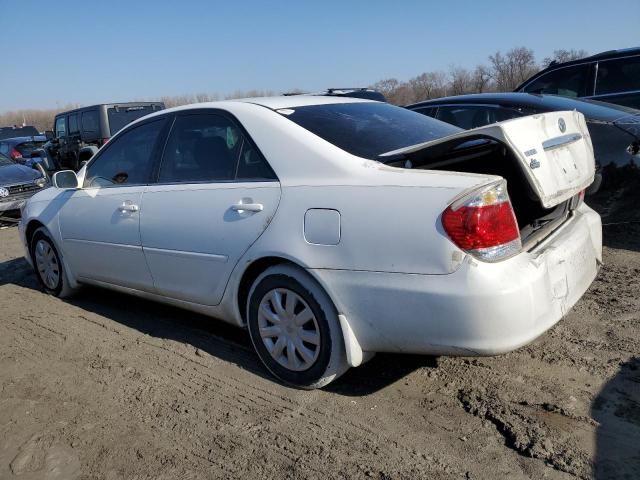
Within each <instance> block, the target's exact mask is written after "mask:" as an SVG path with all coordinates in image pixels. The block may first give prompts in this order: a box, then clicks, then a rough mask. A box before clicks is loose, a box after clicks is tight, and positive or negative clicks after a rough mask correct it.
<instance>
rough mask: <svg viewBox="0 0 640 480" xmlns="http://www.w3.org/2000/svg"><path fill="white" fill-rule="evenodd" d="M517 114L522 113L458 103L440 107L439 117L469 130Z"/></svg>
mask: <svg viewBox="0 0 640 480" xmlns="http://www.w3.org/2000/svg"><path fill="white" fill-rule="evenodd" d="M510 113H511V115H510ZM517 116H521V115H519V114H517V112H512V111H510V110H507V109H501V108H497V107H488V106H487V107H485V106H482V105H470V106H466V105H456V106H449V107H440V109H439V110H438V117H437V118H438V120H442V121H443V122H447V123H450V124H452V125H456V126H458V127H460V128H464V129H465V130H469V129H471V128H478V127H484V126H485V125H490V124H492V123H496V122H501V121H503V120H508V119H509V118H514V117H517Z"/></svg>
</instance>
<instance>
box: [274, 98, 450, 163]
mask: <svg viewBox="0 0 640 480" xmlns="http://www.w3.org/2000/svg"><path fill="white" fill-rule="evenodd" d="M278 113H280V114H281V115H282V116H283V117H286V118H288V119H289V120H291V121H293V122H295V123H297V124H298V125H300V126H301V127H304V128H306V129H307V130H309V131H310V132H312V133H314V134H316V135H318V136H319V137H321V138H323V139H325V140H326V141H328V142H330V143H332V144H334V145H335V146H336V147H339V148H341V149H342V150H345V151H347V152H349V153H351V154H353V155H357V156H359V157H364V158H368V159H371V160H378V157H379V156H380V155H381V154H383V153H387V152H390V151H392V150H397V149H399V148H403V147H409V146H411V145H416V144H418V143H424V142H428V141H431V140H435V139H437V138H441V137H445V136H447V135H451V134H454V133H456V132H459V131H460V129H459V128H458V127H454V126H453V125H449V124H447V123H444V122H441V121H439V120H435V119H434V118H431V117H427V116H425V115H422V114H420V113H416V112H412V111H411V110H407V109H404V108H400V107H394V106H393V105H389V104H387V103H374V102H371V103H369V102H365V103H337V104H329V105H309V106H305V107H296V108H287V109H281V110H278Z"/></svg>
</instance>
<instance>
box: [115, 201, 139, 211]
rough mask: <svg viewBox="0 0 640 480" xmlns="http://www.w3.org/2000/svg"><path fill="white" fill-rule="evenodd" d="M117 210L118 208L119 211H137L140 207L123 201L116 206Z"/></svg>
mask: <svg viewBox="0 0 640 480" xmlns="http://www.w3.org/2000/svg"><path fill="white" fill-rule="evenodd" d="M118 210H120V211H121V212H123V213H124V212H130V213H131V212H137V211H139V210H140V207H139V206H138V205H135V204H133V203H131V202H128V201H127V202H124V203H123V204H122V205H120V206H119V207H118Z"/></svg>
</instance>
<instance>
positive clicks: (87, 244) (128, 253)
mask: <svg viewBox="0 0 640 480" xmlns="http://www.w3.org/2000/svg"><path fill="white" fill-rule="evenodd" d="M164 123H165V119H160V120H156V121H152V122H147V123H144V124H142V125H140V126H135V127H133V128H131V129H129V130H128V131H126V132H124V133H123V134H122V135H119V136H118V137H117V138H116V139H114V141H113V142H112V143H109V144H108V146H107V147H105V149H104V150H102V151H101V152H100V153H99V154H98V155H97V156H96V158H95V159H94V160H93V161H92V162H91V163H90V164H89V165H88V166H87V172H86V175H85V180H84V184H83V186H82V188H80V189H78V190H76V191H74V192H70V194H69V199H68V200H67V201H66V202H65V204H64V206H63V207H62V210H61V212H60V231H61V234H62V242H63V249H64V252H65V256H66V258H67V260H68V262H69V263H70V267H71V269H72V270H73V272H74V273H75V275H76V276H77V277H78V278H79V279H80V280H83V279H88V280H98V281H102V282H107V283H110V284H114V285H119V286H124V287H130V288H136V289H141V290H147V291H153V280H152V278H151V274H150V273H149V269H148V267H147V265H146V262H145V258H144V253H143V252H142V245H141V242H140V213H141V211H140V208H141V202H142V194H143V191H144V189H145V188H146V187H145V186H146V185H147V184H148V183H149V180H150V178H151V171H152V164H153V158H154V155H155V152H156V144H157V143H158V139H159V137H160V132H161V130H162V127H163V125H164Z"/></svg>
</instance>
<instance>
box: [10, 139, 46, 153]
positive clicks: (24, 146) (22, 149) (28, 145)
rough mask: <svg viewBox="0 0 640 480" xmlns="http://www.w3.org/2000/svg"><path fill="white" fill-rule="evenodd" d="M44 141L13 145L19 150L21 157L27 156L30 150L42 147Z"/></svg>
mask: <svg viewBox="0 0 640 480" xmlns="http://www.w3.org/2000/svg"><path fill="white" fill-rule="evenodd" d="M45 143H46V142H24V143H19V144H18V145H16V146H15V149H16V150H17V151H19V152H20V153H21V154H22V156H23V157H28V156H30V155H31V152H33V151H34V150H36V149H38V148H40V147H42V145H44V144H45Z"/></svg>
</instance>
